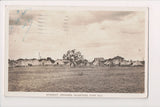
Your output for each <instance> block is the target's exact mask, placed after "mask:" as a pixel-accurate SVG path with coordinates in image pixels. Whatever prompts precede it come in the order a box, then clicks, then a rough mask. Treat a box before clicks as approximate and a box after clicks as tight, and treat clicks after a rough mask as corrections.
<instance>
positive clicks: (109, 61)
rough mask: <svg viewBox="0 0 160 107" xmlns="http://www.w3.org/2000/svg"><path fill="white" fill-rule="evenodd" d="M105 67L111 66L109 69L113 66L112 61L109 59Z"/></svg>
mask: <svg viewBox="0 0 160 107" xmlns="http://www.w3.org/2000/svg"><path fill="white" fill-rule="evenodd" d="M104 65H106V66H109V67H111V66H113V62H112V59H107V60H106V61H105V62H104Z"/></svg>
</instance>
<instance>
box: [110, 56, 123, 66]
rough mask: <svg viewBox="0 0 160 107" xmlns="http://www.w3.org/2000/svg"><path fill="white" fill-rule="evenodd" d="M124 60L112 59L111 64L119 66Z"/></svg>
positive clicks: (118, 57) (121, 58)
mask: <svg viewBox="0 0 160 107" xmlns="http://www.w3.org/2000/svg"><path fill="white" fill-rule="evenodd" d="M123 60H124V58H123V57H120V56H116V57H114V58H112V63H113V65H114V66H120V63H121V62H123Z"/></svg>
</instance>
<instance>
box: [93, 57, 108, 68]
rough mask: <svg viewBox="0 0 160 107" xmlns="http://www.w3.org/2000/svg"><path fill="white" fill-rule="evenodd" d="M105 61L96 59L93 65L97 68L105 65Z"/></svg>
mask: <svg viewBox="0 0 160 107" xmlns="http://www.w3.org/2000/svg"><path fill="white" fill-rule="evenodd" d="M104 61H105V59H104V58H102V57H100V58H94V60H93V62H92V64H93V65H95V66H103V65H104Z"/></svg>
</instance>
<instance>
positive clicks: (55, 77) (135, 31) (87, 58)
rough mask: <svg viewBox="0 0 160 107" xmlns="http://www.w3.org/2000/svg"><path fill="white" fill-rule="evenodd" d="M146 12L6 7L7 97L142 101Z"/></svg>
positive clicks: (140, 9) (96, 8)
mask: <svg viewBox="0 0 160 107" xmlns="http://www.w3.org/2000/svg"><path fill="white" fill-rule="evenodd" d="M147 68H148V8H125V7H124V8H119V7H112V8H108V7H65V6H64V7H49V6H48V7H43V6H41V7H40V6H7V7H6V66H5V95H6V96H41V97H127V98H130V97H132V98H133V97H134V98H144V97H147V77H148V75H147V72H148V70H147Z"/></svg>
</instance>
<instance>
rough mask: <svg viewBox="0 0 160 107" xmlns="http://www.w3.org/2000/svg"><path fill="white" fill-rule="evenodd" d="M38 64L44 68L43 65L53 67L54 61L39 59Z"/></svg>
mask: <svg viewBox="0 0 160 107" xmlns="http://www.w3.org/2000/svg"><path fill="white" fill-rule="evenodd" d="M39 62H40V65H43V66H45V65H53V62H54V61H52V60H50V59H40V60H39Z"/></svg>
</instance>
